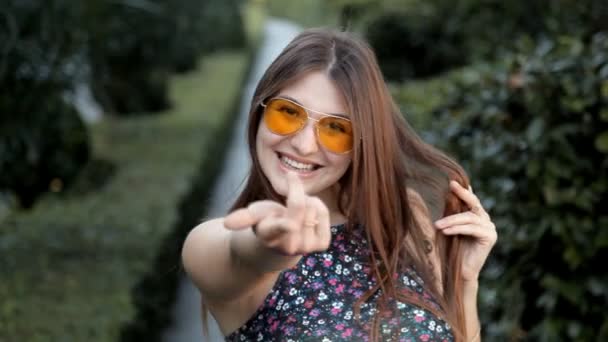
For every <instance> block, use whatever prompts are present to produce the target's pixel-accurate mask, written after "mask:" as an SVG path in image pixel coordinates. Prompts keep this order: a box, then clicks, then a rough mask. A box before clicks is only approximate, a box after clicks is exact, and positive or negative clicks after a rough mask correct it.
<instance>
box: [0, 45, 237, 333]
mask: <svg viewBox="0 0 608 342" xmlns="http://www.w3.org/2000/svg"><path fill="white" fill-rule="evenodd" d="M246 66H247V54H246V53H244V52H243V51H241V52H231V53H217V54H213V55H210V56H208V57H206V58H204V59H203V63H202V64H201V69H200V70H199V71H197V72H195V73H192V74H185V75H183V76H179V77H178V78H175V79H174V80H173V81H172V87H171V89H172V97H173V98H174V99H175V108H174V109H173V110H172V112H171V113H167V114H169V115H162V116H142V117H137V118H130V119H121V120H118V119H108V120H104V122H102V123H100V124H97V125H95V126H93V128H92V130H91V133H92V152H93V155H94V156H95V159H96V160H100V162H98V163H97V165H109V164H110V165H113V167H110V168H109V169H110V171H111V172H113V174H112V177H111V178H109V179H108V180H106V182H105V184H104V185H103V186H102V187H100V188H97V189H90V190H91V191H87V189H86V187H85V189H83V190H82V191H76V189H75V188H74V189H73V190H71V191H68V192H64V193H62V194H56V195H55V194H51V195H46V196H44V197H43V198H42V199H41V200H40V201H39V203H38V204H37V205H36V206H35V207H34V208H33V209H32V210H30V211H20V212H13V213H10V214H9V215H8V216H7V217H6V218H4V220H3V221H2V222H1V225H0V260H2V267H0V278H1V279H2V282H0V340H3V341H4V340H6V341H33V342H36V341H112V340H114V341H115V340H117V339H122V340H138V341H141V340H146V341H147V340H154V339H152V338H150V339H148V338H141V339H136V338H135V337H133V338H129V337H132V336H137V335H131V334H129V333H127V332H129V331H132V330H131V329H130V328H127V327H128V326H129V325H130V324H138V323H133V322H141V321H142V317H141V316H142V315H144V316H145V315H147V312H146V311H145V310H142V308H141V301H140V299H141V298H142V297H141V296H142V294H143V292H139V291H138V290H137V288H140V287H141V286H142V285H141V284H142V279H145V281H144V284H145V285H144V287H149V286H154V283H155V282H158V281H160V282H162V281H165V280H168V279H171V278H174V277H177V274H179V269H180V266H179V265H180V262H179V258H173V257H172V258H167V259H165V260H162V265H160V264H159V263H158V261H157V263H156V264H155V262H154V260H155V259H156V258H157V257H158V254H159V249H160V248H161V245H162V244H163V241H165V239H166V237H167V236H168V235H169V234H172V233H171V229H172V228H173V226H174V225H175V224H176V222H181V217H180V216H181V215H182V212H181V210H179V209H178V208H177V205H178V203H180V201H181V200H182V199H183V198H184V196H186V195H187V194H188V192H189V189H190V187H191V186H193V184H192V182H194V181H196V179H198V177H199V172H200V170H207V169H213V168H214V165H216V164H217V163H216V162H215V160H213V161H212V162H210V160H209V157H208V156H207V155H208V154H209V151H210V150H214V149H216V148H218V145H217V144H218V142H219V141H222V140H221V139H220V137H222V136H223V135H224V134H228V133H227V132H226V131H225V130H226V129H227V128H228V127H227V126H226V123H227V122H228V123H231V122H232V121H231V119H232V112H233V108H234V103H238V102H239V101H235V99H236V98H237V96H238V95H239V94H240V89H241V86H242V78H243V76H244V73H245V72H246ZM217 84H222V87H221V88H218V87H217ZM203 162H204V163H205V165H201V163H203ZM90 171H94V170H90ZM93 173H94V172H93ZM204 174H205V175H208V176H209V177H211V176H212V175H213V173H208V174H207V172H206V171H205V173H204ZM81 176H85V174H82V175H81ZM86 176H87V177H88V175H86ZM79 181H80V179H79ZM208 182H209V181H208ZM86 183H87V182H86V181H85V182H84V184H86ZM198 194H199V195H200V194H201V193H200V192H199V193H198ZM189 200H191V202H189V204H191V205H196V206H197V208H198V209H199V210H202V209H201V208H204V206H203V204H204V203H205V198H201V197H197V198H191V197H189ZM200 214H201V215H202V212H200ZM187 228H189V227H182V229H187ZM174 248H179V245H178V242H175V246H174ZM153 265H154V266H156V268H154V277H153V279H150V278H149V277H146V274H149V272H151V270H150V269H151V267H152V266H153ZM144 277H146V278H144ZM150 283H151V284H150ZM137 284H140V285H137ZM136 285H137V286H136ZM134 289H135V290H134ZM133 291H135V292H133ZM165 295H169V296H174V293H171V294H165ZM163 300H164V298H163V297H162V296H160V298H159V297H147V298H146V302H147V303H146V305H148V306H149V305H153V306H154V304H155V303H156V304H159V306H160V305H164V306H163V307H162V309H163V310H164V312H165V318H164V319H162V320H161V321H154V323H155V324H157V325H149V326H147V327H146V328H148V329H150V331H149V332H147V333H149V334H153V333H154V332H158V330H159V329H162V324H161V323H166V320H167V317H166V315H167V314H168V313H170V305H169V304H167V302H164V301H163ZM156 308H157V309H158V307H156ZM144 319H149V317H147V316H146V317H144ZM159 322H160V323H159ZM156 338H158V337H156Z"/></svg>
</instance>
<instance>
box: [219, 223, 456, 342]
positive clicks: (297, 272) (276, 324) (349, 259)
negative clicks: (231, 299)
mask: <svg viewBox="0 0 608 342" xmlns="http://www.w3.org/2000/svg"><path fill="white" fill-rule="evenodd" d="M361 231H362V229H358V230H355V231H354V232H347V231H346V226H345V225H337V226H332V227H331V232H332V242H331V245H330V247H329V249H328V250H327V251H325V252H318V253H311V254H307V255H305V256H303V257H302V259H301V260H300V262H299V263H298V264H297V265H296V266H294V267H293V268H290V269H287V270H285V271H283V272H282V273H281V274H280V275H279V277H278V279H277V282H276V283H275V285H274V287H273V288H272V290H271V291H270V293H269V294H268V296H267V297H266V299H265V300H264V303H263V304H262V305H261V307H260V308H259V309H258V310H257V311H256V313H255V314H254V315H253V316H252V317H251V318H250V319H249V321H247V322H246V323H245V324H244V325H243V326H241V327H240V328H239V329H237V330H236V331H234V332H233V333H231V334H230V335H228V336H227V337H226V341H229V342H237V341H238V342H240V341H265V342H266V341H287V342H295V341H323V342H330V341H331V342H336V341H369V340H370V327H371V324H372V321H373V318H374V316H375V314H376V310H377V309H376V305H375V303H376V301H377V299H378V297H379V296H380V294H381V292H380V291H381V290H378V291H377V292H376V293H375V294H374V295H373V296H371V297H370V298H369V299H368V300H367V302H365V303H362V304H361V309H360V317H359V320H357V319H356V318H355V312H354V306H355V303H356V301H357V299H358V298H360V297H361V296H362V295H363V294H364V293H365V292H366V291H367V290H369V289H370V288H372V287H373V286H374V285H375V281H374V278H373V276H372V269H371V267H370V263H369V250H370V249H369V248H368V243H367V241H366V239H365V237H364V236H363V233H362V232H361ZM399 277H400V279H399V283H398V284H399V285H398V286H399V290H400V291H408V292H410V294H415V295H417V296H419V298H421V299H422V300H423V301H425V302H426V303H429V304H430V305H432V306H435V307H438V306H437V304H436V303H435V302H434V301H433V299H432V298H431V297H430V295H429V294H428V293H427V292H426V291H425V290H424V287H423V282H422V280H421V279H420V277H418V276H417V275H416V273H415V272H414V271H413V270H412V269H407V270H406V271H405V272H403V273H402V274H400V275H399ZM391 304H392V305H393V306H394V307H395V308H396V310H397V313H396V314H394V315H393V316H391V317H383V318H382V319H381V320H380V325H379V329H380V330H379V331H378V333H379V337H380V338H379V340H381V341H395V342H405V341H425V342H428V341H442V342H443V341H445V342H448V341H449V342H452V341H453V340H454V337H453V335H452V333H451V330H450V327H449V325H448V324H447V323H446V322H445V321H443V320H442V319H440V318H439V317H437V316H435V315H433V314H432V313H431V312H429V311H427V310H425V309H422V308H420V307H418V306H415V305H413V304H410V303H403V302H398V301H393V302H391Z"/></svg>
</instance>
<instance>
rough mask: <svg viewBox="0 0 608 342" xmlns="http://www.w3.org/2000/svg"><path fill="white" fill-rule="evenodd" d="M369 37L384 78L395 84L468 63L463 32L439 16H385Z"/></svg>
mask: <svg viewBox="0 0 608 342" xmlns="http://www.w3.org/2000/svg"><path fill="white" fill-rule="evenodd" d="M365 36H366V38H367V40H368V41H369V42H370V44H371V45H372V47H373V48H374V51H375V52H376V55H377V57H378V62H379V63H380V68H381V69H382V72H383V74H384V75H385V77H387V78H388V79H390V80H393V81H402V80H404V79H408V78H422V77H428V76H432V75H436V74H439V73H441V72H443V71H445V70H449V69H451V68H454V67H457V66H461V65H464V64H465V62H467V51H465V50H464V49H462V46H463V45H464V43H463V38H462V36H461V35H460V32H456V31H453V30H451V29H450V25H449V22H448V21H446V20H444V19H443V18H441V17H439V16H420V15H407V14H405V13H395V12H389V13H385V14H381V15H380V16H378V17H377V18H375V19H374V20H373V21H371V23H370V24H369V25H368V26H367V29H366V33H365Z"/></svg>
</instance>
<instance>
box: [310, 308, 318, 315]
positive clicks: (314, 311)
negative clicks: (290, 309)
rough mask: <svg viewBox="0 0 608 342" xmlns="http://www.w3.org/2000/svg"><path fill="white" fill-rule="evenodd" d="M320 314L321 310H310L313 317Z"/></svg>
mask: <svg viewBox="0 0 608 342" xmlns="http://www.w3.org/2000/svg"><path fill="white" fill-rule="evenodd" d="M319 313H320V312H319V309H312V310H310V315H311V316H312V317H317V316H319Z"/></svg>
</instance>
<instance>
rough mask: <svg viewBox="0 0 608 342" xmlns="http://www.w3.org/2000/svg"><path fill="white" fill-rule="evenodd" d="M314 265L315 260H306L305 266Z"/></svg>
mask: <svg viewBox="0 0 608 342" xmlns="http://www.w3.org/2000/svg"><path fill="white" fill-rule="evenodd" d="M314 265H315V259H314V258H308V259H306V266H310V267H312V266H314Z"/></svg>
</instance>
